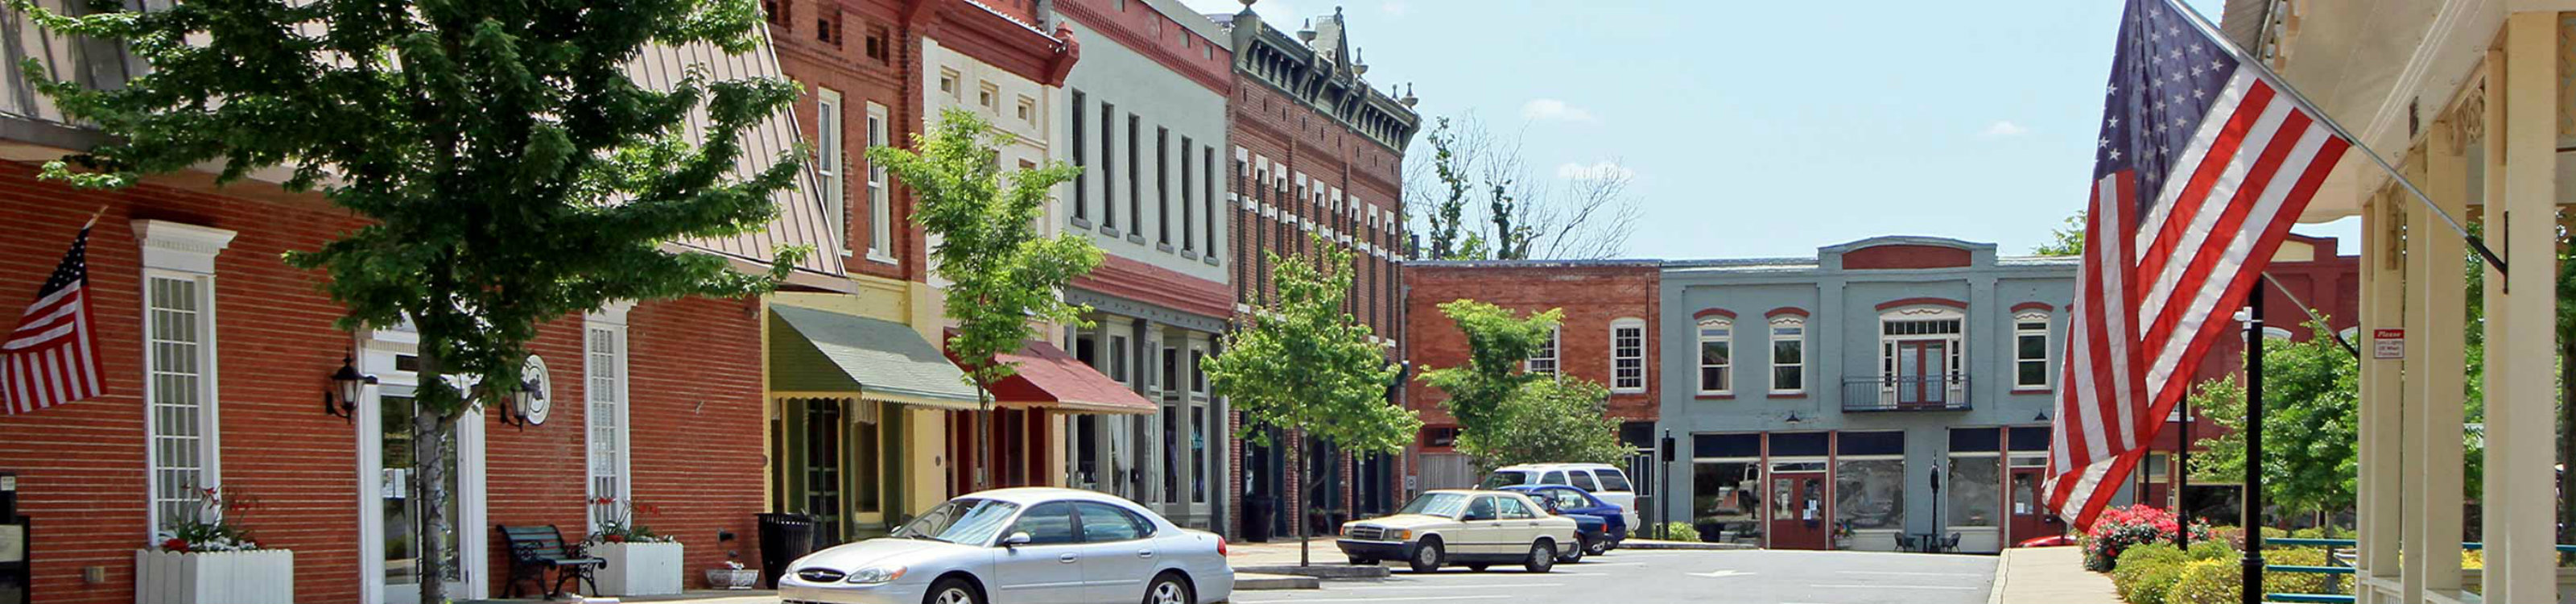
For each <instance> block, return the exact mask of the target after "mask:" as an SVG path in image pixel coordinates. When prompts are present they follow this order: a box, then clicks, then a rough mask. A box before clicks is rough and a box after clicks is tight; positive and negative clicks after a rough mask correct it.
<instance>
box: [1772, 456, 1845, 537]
mask: <svg viewBox="0 0 2576 604" xmlns="http://www.w3.org/2000/svg"><path fill="white" fill-rule="evenodd" d="M1770 495H1771V549H1814V550H1821V549H1832V548H1833V539H1832V536H1833V521H1832V519H1830V518H1826V517H1825V473H1823V472H1784V473H1775V474H1772V475H1771V493H1770Z"/></svg>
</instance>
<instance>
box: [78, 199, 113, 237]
mask: <svg viewBox="0 0 2576 604" xmlns="http://www.w3.org/2000/svg"><path fill="white" fill-rule="evenodd" d="M106 215H107V206H104V205H102V206H99V207H98V211H96V212H90V213H89V222H84V223H81V230H84V231H86V230H89V228H90V227H94V226H98V217H100V216H106Z"/></svg>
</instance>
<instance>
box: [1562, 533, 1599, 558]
mask: <svg viewBox="0 0 2576 604" xmlns="http://www.w3.org/2000/svg"><path fill="white" fill-rule="evenodd" d="M1591 541H1592V540H1591V539H1588V538H1585V537H1584V536H1582V535H1575V536H1574V547H1569V548H1565V552H1564V553H1560V554H1557V555H1556V561H1557V562H1562V563H1566V564H1581V563H1583V554H1584V553H1585V552H1588V551H1591V549H1592V546H1591V545H1589V544H1590V543H1591Z"/></svg>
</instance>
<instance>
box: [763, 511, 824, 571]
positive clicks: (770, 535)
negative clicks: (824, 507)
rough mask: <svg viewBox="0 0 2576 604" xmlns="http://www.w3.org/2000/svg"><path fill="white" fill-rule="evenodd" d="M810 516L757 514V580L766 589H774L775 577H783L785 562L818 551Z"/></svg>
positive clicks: (785, 569) (785, 568) (812, 521)
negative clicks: (758, 549) (758, 533)
mask: <svg viewBox="0 0 2576 604" xmlns="http://www.w3.org/2000/svg"><path fill="white" fill-rule="evenodd" d="M815 528H816V527H815V521H814V517H813V516H811V515H807V514H761V515H760V580H761V583H762V584H764V585H768V586H769V588H770V589H778V577H780V576H782V575H785V574H787V563H789V562H795V561H796V559H797V558H803V557H805V555H806V554H811V553H814V550H816V549H818V548H817V546H816V544H815V543H814V539H815V536H816V534H817V533H818V532H817V531H816V530H815Z"/></svg>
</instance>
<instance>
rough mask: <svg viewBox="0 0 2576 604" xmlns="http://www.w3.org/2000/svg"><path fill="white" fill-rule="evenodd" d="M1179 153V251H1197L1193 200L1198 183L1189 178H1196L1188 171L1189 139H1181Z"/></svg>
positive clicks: (1196, 218)
mask: <svg viewBox="0 0 2576 604" xmlns="http://www.w3.org/2000/svg"><path fill="white" fill-rule="evenodd" d="M1180 153H1181V251H1184V252H1186V251H1191V250H1196V249H1199V238H1198V230H1197V229H1198V226H1197V225H1198V223H1199V221H1198V215H1199V213H1198V206H1197V205H1196V204H1195V203H1194V201H1195V198H1197V197H1198V195H1196V193H1197V192H1198V181H1197V180H1195V179H1192V178H1191V177H1192V176H1196V174H1195V173H1193V172H1192V171H1191V170H1190V137H1186V136H1184V137H1181V151H1180Z"/></svg>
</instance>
